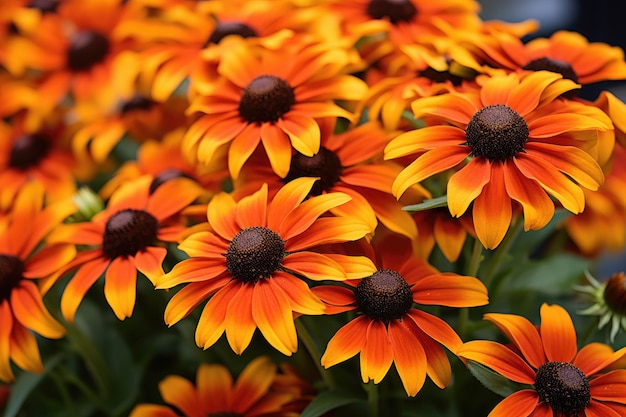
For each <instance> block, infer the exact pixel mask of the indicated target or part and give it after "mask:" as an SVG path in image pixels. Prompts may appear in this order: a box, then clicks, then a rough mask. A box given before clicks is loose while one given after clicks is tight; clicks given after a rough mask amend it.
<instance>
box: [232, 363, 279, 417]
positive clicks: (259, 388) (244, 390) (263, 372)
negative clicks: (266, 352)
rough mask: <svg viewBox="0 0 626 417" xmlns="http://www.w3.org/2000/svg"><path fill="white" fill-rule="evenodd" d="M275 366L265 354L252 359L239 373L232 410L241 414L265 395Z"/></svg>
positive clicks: (272, 379)
mask: <svg viewBox="0 0 626 417" xmlns="http://www.w3.org/2000/svg"><path fill="white" fill-rule="evenodd" d="M277 368H278V367H277V366H276V365H275V364H274V363H273V362H272V361H271V360H270V359H269V358H268V357H266V356H260V357H258V358H256V359H254V360H253V361H252V362H250V363H249V364H248V366H246V367H245V368H244V370H243V371H242V372H241V374H239V377H238V378H237V382H236V383H235V389H234V392H233V397H234V398H236V399H237V401H236V402H235V404H234V407H233V411H234V412H235V413H239V414H241V415H245V414H246V412H247V411H248V410H249V409H250V408H251V407H252V406H253V405H254V404H255V403H256V402H257V401H259V400H260V399H261V398H262V397H263V396H265V395H267V393H268V391H269V389H270V386H271V385H272V382H273V381H274V376H275V375H276V370H277Z"/></svg>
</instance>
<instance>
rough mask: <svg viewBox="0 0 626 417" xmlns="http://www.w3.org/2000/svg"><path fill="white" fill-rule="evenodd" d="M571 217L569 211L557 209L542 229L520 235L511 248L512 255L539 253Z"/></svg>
mask: <svg viewBox="0 0 626 417" xmlns="http://www.w3.org/2000/svg"><path fill="white" fill-rule="evenodd" d="M569 216H572V213H570V212H569V211H567V210H565V209H557V210H556V211H555V212H554V217H552V220H550V222H549V223H548V224H547V225H545V226H544V227H542V228H541V229H539V230H529V231H528V232H525V233H520V234H518V235H517V237H516V239H515V243H514V244H513V247H512V248H511V253H522V254H529V253H532V252H535V251H537V250H538V248H541V245H542V244H543V243H544V242H545V241H546V240H547V239H548V238H549V237H550V236H551V235H552V234H553V233H554V232H555V231H556V229H557V227H559V226H561V225H562V224H563V222H564V221H565V219H566V218H568V217H569Z"/></svg>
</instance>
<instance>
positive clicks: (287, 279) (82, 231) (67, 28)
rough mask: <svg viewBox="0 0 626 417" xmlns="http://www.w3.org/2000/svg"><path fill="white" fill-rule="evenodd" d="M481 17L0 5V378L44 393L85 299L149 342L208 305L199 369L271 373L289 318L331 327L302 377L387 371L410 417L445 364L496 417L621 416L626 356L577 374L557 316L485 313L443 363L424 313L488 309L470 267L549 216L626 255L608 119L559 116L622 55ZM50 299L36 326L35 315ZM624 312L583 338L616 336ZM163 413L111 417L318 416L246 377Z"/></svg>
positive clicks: (445, 327) (291, 333)
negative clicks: (602, 331) (135, 317)
mask: <svg viewBox="0 0 626 417" xmlns="http://www.w3.org/2000/svg"><path fill="white" fill-rule="evenodd" d="M478 12H479V8H478V5H477V3H476V2H475V1H473V0H441V1H428V0H401V1H398V0H323V1H307V0H254V1H248V0H242V1H239V0H230V1H191V0H127V1H124V0H5V1H3V6H2V10H0V45H2V47H1V48H0V116H1V117H2V120H1V121H0V184H1V188H0V231H1V233H0V323H1V325H0V379H1V380H3V381H12V380H13V379H14V366H13V365H15V366H17V367H19V368H21V369H22V370H26V371H29V372H41V371H42V370H43V365H42V359H41V357H40V353H39V349H38V342H37V339H36V338H35V335H34V334H35V333H36V334H38V335H40V336H43V337H45V338H51V339H58V338H62V337H63V336H64V335H65V331H66V328H65V324H66V323H72V322H73V321H74V319H75V316H76V315H77V314H80V309H79V306H80V305H81V303H82V301H83V299H84V298H85V297H86V294H87V293H88V291H89V290H90V289H91V288H92V287H94V285H95V284H96V283H97V282H99V281H103V291H104V298H105V299H106V302H107V303H108V305H109V306H110V309H111V310H112V313H113V314H114V315H115V316H116V317H117V319H119V320H125V319H127V318H129V317H131V316H132V314H133V311H134V309H135V304H136V301H137V300H136V298H137V279H138V276H139V277H140V279H143V277H146V278H147V279H148V280H149V281H150V283H151V285H153V286H154V288H156V289H157V290H167V294H168V297H169V299H168V303H167V307H166V308H165V311H164V320H165V323H166V324H167V325H168V326H173V325H175V324H176V323H178V322H180V321H181V320H183V319H185V318H186V317H188V316H189V315H191V314H192V313H194V312H195V311H196V310H197V309H198V308H199V306H200V305H202V304H203V308H202V312H201V314H200V315H199V318H198V321H197V326H196V331H195V342H196V344H197V345H198V346H199V347H201V348H203V349H209V348H211V347H212V346H213V345H214V344H216V343H217V342H218V340H219V339H220V338H222V336H223V335H224V334H225V338H226V340H227V342H228V345H229V346H230V347H231V348H232V350H233V351H234V352H235V353H237V354H242V353H243V352H244V351H245V350H246V349H247V348H248V347H249V345H250V343H251V341H252V340H253V337H255V333H257V329H258V333H260V335H261V336H262V338H263V339H264V340H265V341H266V342H267V343H268V344H269V345H271V346H272V347H273V348H275V349H276V350H277V351H278V352H280V353H282V354H284V355H287V356H290V355H292V354H293V353H295V352H296V351H297V350H298V341H299V339H300V340H301V341H303V342H304V343H305V344H306V342H307V341H306V338H305V336H308V332H309V329H307V328H306V327H305V326H304V325H302V323H300V321H299V320H297V318H298V317H299V316H303V315H304V316H322V315H335V314H339V313H345V312H350V313H349V314H346V315H344V316H343V317H346V320H345V321H344V323H343V324H342V326H341V328H339V329H338V330H337V331H336V332H335V333H334V335H333V336H332V337H331V338H330V340H328V341H322V342H321V343H324V344H325V343H326V342H327V343H328V344H327V346H326V349H325V351H324V352H323V355H321V358H320V357H318V358H314V359H315V360H318V361H321V366H322V367H323V368H329V367H332V366H334V365H337V364H339V363H342V362H345V361H347V360H349V359H350V358H352V357H355V356H356V355H359V357H360V370H361V377H362V380H363V382H368V381H370V380H372V381H373V383H374V384H378V383H379V382H381V381H382V380H383V378H384V377H385V376H386V375H387V374H388V372H389V370H390V368H391V365H392V364H395V369H396V370H397V373H398V375H399V378H400V380H401V383H402V386H403V387H404V389H405V391H406V394H407V395H408V396H415V395H416V394H417V393H418V392H419V391H420V390H421V389H422V387H423V385H424V383H425V380H426V376H428V377H429V378H430V379H431V380H432V381H433V383H434V384H435V385H436V386H438V387H440V388H444V387H446V386H448V385H449V384H450V382H451V378H452V371H451V365H450V362H449V358H448V353H446V350H444V347H445V348H446V349H447V350H448V351H449V352H450V353H451V354H453V355H456V356H458V357H459V358H461V359H462V360H463V361H465V363H470V364H472V363H474V364H480V365H482V366H484V367H486V368H488V369H490V370H492V371H494V372H495V373H498V374H500V375H502V376H504V377H506V378H508V379H510V380H511V381H514V382H516V383H519V384H521V385H522V386H525V387H526V388H525V389H522V390H519V391H517V392H515V393H514V394H512V395H510V396H508V397H507V398H506V399H505V400H504V401H502V402H501V403H500V404H499V405H498V406H497V408H496V409H494V411H493V412H492V414H491V415H492V416H507V417H509V416H530V415H532V416H546V417H547V416H552V415H553V412H554V413H555V415H556V414H557V413H558V415H563V416H579V415H586V416H602V417H612V416H618V415H625V414H626V370H611V369H612V367H613V366H614V365H615V364H616V363H623V362H621V361H622V360H623V357H624V356H625V355H626V349H621V350H618V351H617V352H614V351H613V349H612V348H611V347H609V346H608V345H606V344H600V343H592V344H589V345H587V346H585V347H583V348H581V349H580V350H578V348H577V341H576V333H575V330H574V325H573V322H572V320H571V318H570V316H569V314H568V312H567V311H566V310H565V309H564V308H562V307H560V306H558V305H548V304H544V305H543V307H541V319H542V323H541V326H540V327H535V326H533V325H532V324H531V323H530V321H528V320H527V319H526V318H524V317H522V316H519V315H514V314H496V313H489V314H487V315H486V316H485V319H486V320H488V321H490V322H492V323H493V324H494V325H495V326H496V327H497V328H498V329H499V330H501V331H502V332H503V333H504V334H505V335H506V336H507V337H508V339H510V341H511V343H512V345H502V344H500V343H497V342H491V341H480V340H471V341H468V342H466V343H463V340H462V338H461V337H460V336H459V334H458V332H457V331H458V329H457V330H455V329H454V328H453V327H452V326H451V325H450V324H448V323H447V322H446V321H445V320H444V319H442V318H441V317H438V316H437V315H436V314H431V312H429V310H428V307H427V306H443V307H445V308H448V307H451V308H466V307H477V306H485V305H487V304H488V303H489V301H488V295H487V292H488V288H487V286H486V285H485V284H487V281H486V280H485V279H484V277H482V276H481V275H480V274H478V270H479V263H480V261H481V250H482V249H483V247H484V248H487V249H496V248H499V247H500V246H503V245H505V244H506V243H510V242H507V238H508V237H509V236H514V235H515V232H516V230H515V229H516V228H517V227H520V228H521V227H522V224H523V229H524V230H525V231H529V230H539V229H542V228H544V227H545V226H546V225H548V223H550V222H551V221H552V220H553V217H554V215H555V210H561V209H564V210H566V211H569V212H571V213H574V214H577V215H576V216H570V217H568V218H567V219H566V220H565V221H564V223H563V227H564V228H565V230H566V231H567V234H568V236H569V239H571V242H572V245H573V246H575V247H576V250H577V251H578V252H579V253H583V254H585V255H586V256H589V257H593V256H596V255H597V254H599V253H601V252H602V251H603V250H605V249H621V248H623V247H624V246H625V245H626V199H625V198H624V193H623V190H624V186H626V168H625V165H623V163H624V162H623V161H624V159H625V158H626V149H625V146H626V105H625V104H624V103H622V102H621V101H620V100H619V99H618V98H616V97H615V96H613V95H612V94H611V93H609V92H607V91H604V92H602V93H601V94H600V95H599V96H598V97H597V99H595V101H590V100H587V99H584V98H582V97H581V96H580V95H579V94H578V93H577V91H578V89H580V88H581V87H583V86H585V85H587V84H591V83H595V82H599V81H606V80H622V79H626V63H625V62H624V54H623V52H622V50H621V49H619V48H617V47H611V46H609V45H605V44H600V43H590V42H588V41H587V40H586V39H584V38H583V37H582V36H581V35H580V34H577V33H572V32H565V31H561V32H557V33H555V34H554V35H552V36H551V37H549V38H537V39H534V40H532V41H528V42H524V41H523V40H522V39H523V38H524V37H525V36H526V35H528V34H531V33H532V32H533V31H535V30H536V29H537V24H536V23H535V22H532V21H527V22H522V23H518V24H511V23H506V22H499V21H482V20H481V19H480V18H479V16H478ZM135 150H136V153H135ZM80 186H89V187H91V190H90V189H88V188H80ZM96 193H97V194H96ZM418 203H421V204H418ZM409 204H417V205H415V206H413V208H412V210H406V207H405V206H407V205H409ZM403 208H404V209H403ZM512 225H513V226H512ZM509 229H511V230H509ZM503 240H504V242H503ZM470 241H475V242H476V244H475V245H474V251H473V256H472V257H471V261H470V262H468V266H467V268H466V269H465V271H464V273H463V274H461V273H459V271H455V272H452V271H451V272H440V271H439V270H438V269H437V268H435V266H433V265H432V264H431V263H429V258H430V257H431V254H432V253H433V251H434V250H435V249H434V248H435V247H436V248H437V250H440V251H441V253H442V254H443V256H444V257H445V258H446V259H447V261H448V262H450V263H451V264H455V263H458V261H459V259H460V256H461V253H462V251H463V248H464V247H467V246H468V245H467V244H470V246H471V242H470ZM174 248H177V250H176V251H175V250H173V249H174ZM620 277H621V281H620V282H621V286H622V288H620V287H619V285H616V286H615V285H614V286H615V287H616V288H615V291H616V292H619V291H621V292H622V293H623V292H624V288H623V275H621V276H617V278H616V279H620ZM481 279H482V281H481ZM597 285H598V286H600V287H601V288H602V289H603V286H602V285H601V284H597ZM53 288H60V289H61V292H62V295H61V296H60V301H59V305H58V312H59V314H58V315H57V314H53V313H51V312H50V311H49V307H48V306H47V305H45V304H44V301H43V297H44V295H46V294H48V293H49V292H50V290H51V289H53ZM163 292H165V291H163ZM596 292H597V291H596ZM602 294H603V293H602V292H601V293H600V295H599V298H600V299H602ZM619 297H621V298H617V301H615V302H613V303H612V304H611V303H609V304H610V306H609V307H611V308H607V307H606V305H603V307H602V308H598V309H595V310H594V311H593V313H597V312H598V311H601V312H602V314H604V315H605V316H606V314H609V315H610V314H612V313H611V312H614V311H618V312H619V309H620V304H621V309H622V310H623V309H624V299H625V298H624V295H621V296H619ZM613 300H615V299H613ZM54 308H56V307H53V309H54ZM616 317H617V319H616V320H617V321H615V320H614V321H615V322H616V323H617V324H615V325H614V326H613V327H614V329H613V330H614V331H613V332H612V334H613V337H614V336H615V333H616V332H617V329H618V327H619V326H620V325H622V326H624V327H626V320H622V318H621V316H616ZM620 320H622V321H620ZM605 322H606V320H605ZM185 342H186V341H185ZM309 342H310V341H309ZM317 343H320V341H317ZM309 347H310V346H309ZM311 350H313V351H314V350H315V349H311ZM609 370H610V371H609ZM320 371H321V372H322V373H323V372H324V369H321V368H320ZM325 382H327V386H329V385H331V384H332V381H325ZM160 388H161V392H162V396H163V399H164V400H165V401H166V402H167V403H168V404H171V405H173V406H175V407H176V409H177V410H178V411H177V412H175V411H173V410H172V409H171V408H170V407H168V406H161V405H146V404H144V405H139V406H137V407H136V408H135V409H134V410H133V412H132V416H133V417H142V416H157V415H158V416H175V415H178V414H177V413H182V414H184V415H186V416H206V415H209V416H217V415H220V416H222V415H245V416H258V415H272V416H279V415H280V416H288V415H290V416H291V415H298V414H299V413H300V412H301V411H302V410H303V409H304V407H305V406H306V404H307V401H310V399H311V398H313V396H314V392H315V391H314V390H313V388H312V387H311V386H309V385H308V384H306V383H304V382H303V381H302V380H301V379H300V378H299V377H298V376H297V373H296V372H295V371H294V370H293V369H291V368H287V367H286V368H283V369H282V370H281V371H280V372H279V371H278V368H277V366H276V365H274V364H273V363H272V362H271V361H270V360H269V359H268V358H266V357H260V358H258V359H255V360H254V361H253V362H252V363H250V364H249V366H248V367H246V368H245V370H244V371H243V372H242V373H241V375H240V376H239V378H238V380H237V382H236V383H235V384H233V381H232V377H231V376H230V373H229V370H227V369H226V368H224V367H223V366H221V365H202V366H201V367H200V368H199V369H198V375H197V384H196V386H195V387H194V385H193V384H192V383H191V382H189V381H188V380H187V379H184V378H183V377H179V376H171V377H168V378H167V379H166V380H164V381H163V382H162V384H161V385H160Z"/></svg>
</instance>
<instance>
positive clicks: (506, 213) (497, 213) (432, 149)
mask: <svg viewBox="0 0 626 417" xmlns="http://www.w3.org/2000/svg"><path fill="white" fill-rule="evenodd" d="M481 82H482V85H481V86H480V89H478V90H477V91H471V92H467V93H450V94H443V95H440V96H435V97H425V98H420V99H418V100H415V101H414V102H413V104H412V109H413V112H414V114H415V117H417V118H420V117H422V116H424V115H429V116H434V117H435V118H438V119H439V120H441V121H443V122H446V124H442V125H439V126H428V127H426V128H423V129H417V130H412V131H410V132H406V133H403V134H401V135H400V136H398V137H396V138H395V139H393V140H392V141H391V142H390V143H389V145H387V147H386V149H385V158H399V157H404V156H407V155H411V154H417V158H416V159H415V160H414V161H413V162H412V163H411V164H409V165H408V166H407V167H406V168H405V169H404V170H403V171H402V172H401V173H400V175H398V177H397V178H396V180H395V181H394V184H393V193H394V194H395V195H396V196H400V195H402V193H404V191H405V190H406V189H407V187H409V186H411V185H413V184H415V183H418V182H420V181H422V180H424V179H426V178H428V177H430V176H432V175H434V174H437V173H439V172H443V171H445V170H448V169H450V168H453V167H456V166H461V168H460V169H459V170H458V172H456V173H454V174H453V175H452V176H451V177H450V179H449V181H448V184H447V194H448V208H449V209H450V213H451V214H452V215H453V216H455V217H459V216H461V215H462V214H463V213H465V211H466V210H467V209H468V207H469V205H470V204H471V203H472V202H474V204H473V209H472V213H473V220H474V227H475V229H476V234H477V236H478V238H479V239H480V241H481V242H482V243H483V245H484V246H486V247H487V248H490V249H493V248H495V247H496V246H498V244H499V243H500V241H501V240H502V239H503V237H504V235H505V234H506V231H507V230H508V228H509V225H510V222H511V217H512V208H511V205H512V200H515V201H516V202H517V203H519V204H520V205H521V206H522V208H523V211H524V229H525V230H529V229H539V228H542V227H543V226H545V225H546V224H547V223H548V222H549V221H550V219H551V218H552V216H553V214H554V203H553V202H552V200H551V199H550V197H549V196H548V194H550V195H552V196H554V197H555V198H556V199H557V200H559V201H560V202H561V204H562V205H563V207H565V208H566V209H567V210H569V211H571V212H573V213H580V212H581V211H582V210H583V209H584V203H585V200H584V194H583V191H582V189H581V187H585V188H588V189H592V190H595V189H597V188H598V186H599V185H600V184H601V183H602V182H603V181H604V175H603V173H602V169H601V168H600V166H599V164H598V163H597V162H596V159H595V153H596V152H597V147H598V136H597V134H598V131H605V130H610V129H611V128H612V124H611V122H610V120H609V119H608V117H607V116H606V115H605V114H604V113H603V112H602V111H600V110H599V109H597V108H595V107H593V106H586V105H584V104H581V103H574V102H567V101H564V100H557V99H556V97H558V96H559V95H561V94H562V93H564V92H566V91H569V90H571V89H572V88H573V87H575V85H574V84H573V83H572V81H571V80H565V79H561V76H560V75H559V74H554V73H551V72H548V71H538V72H533V73H529V74H525V75H522V76H519V75H517V74H514V73H513V74H509V75H506V76H505V75H502V76H495V77H492V78H486V77H485V78H483V79H482V80H481Z"/></svg>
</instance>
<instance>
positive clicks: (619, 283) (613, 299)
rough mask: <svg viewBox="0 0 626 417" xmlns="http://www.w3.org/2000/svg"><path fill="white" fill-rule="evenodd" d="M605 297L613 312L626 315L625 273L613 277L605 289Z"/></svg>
mask: <svg viewBox="0 0 626 417" xmlns="http://www.w3.org/2000/svg"><path fill="white" fill-rule="evenodd" d="M603 297H604V301H605V302H606V304H607V305H608V306H609V308H610V309H611V310H612V311H614V312H616V313H618V314H621V315H626V276H625V275H624V273H623V272H619V273H617V274H613V275H611V278H609V280H608V281H607V282H606V286H605V287H604V294H603Z"/></svg>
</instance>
